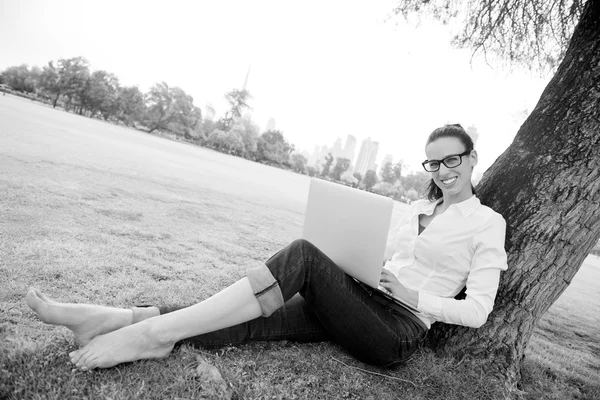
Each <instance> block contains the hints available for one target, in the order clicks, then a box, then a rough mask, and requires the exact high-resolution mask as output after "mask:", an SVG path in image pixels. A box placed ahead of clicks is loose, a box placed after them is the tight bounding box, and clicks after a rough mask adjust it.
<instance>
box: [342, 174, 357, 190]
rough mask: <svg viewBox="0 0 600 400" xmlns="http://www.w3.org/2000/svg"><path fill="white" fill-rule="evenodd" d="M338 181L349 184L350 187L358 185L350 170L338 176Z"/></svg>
mask: <svg viewBox="0 0 600 400" xmlns="http://www.w3.org/2000/svg"><path fill="white" fill-rule="evenodd" d="M340 180H341V181H342V182H346V183H349V184H350V185H352V187H358V183H359V182H360V181H359V180H358V179H357V178H356V177H355V176H354V174H353V173H352V171H350V170H346V171H344V172H343V173H342V175H341V176H340Z"/></svg>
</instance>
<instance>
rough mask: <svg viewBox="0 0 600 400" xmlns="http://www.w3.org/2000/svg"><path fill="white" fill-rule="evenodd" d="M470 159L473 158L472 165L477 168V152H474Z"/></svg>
mask: <svg viewBox="0 0 600 400" xmlns="http://www.w3.org/2000/svg"><path fill="white" fill-rule="evenodd" d="M469 157H471V165H472V166H473V167H474V166H476V165H477V150H472V151H471V154H470V155H469Z"/></svg>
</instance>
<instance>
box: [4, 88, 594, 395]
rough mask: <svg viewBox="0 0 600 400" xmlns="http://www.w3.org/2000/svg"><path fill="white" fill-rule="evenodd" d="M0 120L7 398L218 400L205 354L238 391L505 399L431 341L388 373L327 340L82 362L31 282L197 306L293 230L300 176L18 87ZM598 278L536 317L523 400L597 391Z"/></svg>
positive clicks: (471, 365) (586, 276) (65, 294)
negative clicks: (33, 305) (109, 363)
mask: <svg viewBox="0 0 600 400" xmlns="http://www.w3.org/2000/svg"><path fill="white" fill-rule="evenodd" d="M0 119H1V120H2V121H3V128H2V131H0V196H1V199H2V201H1V202H0V215H1V216H2V217H1V218H0V287H1V288H2V289H1V290H0V377H1V379H0V399H4V398H7V399H13V398H14V399H21V398H25V399H35V398H48V399H81V398H87V399H96V398H98V399H104V398H111V399H136V398H139V399H165V398H173V399H176V398H181V399H183V398H214V397H219V396H220V395H222V394H223V393H220V392H215V388H214V387H211V386H210V385H208V384H207V383H206V382H204V381H202V380H201V379H199V377H198V376H197V374H196V373H195V368H196V366H197V365H198V357H201V358H203V359H206V360H208V361H209V362H210V363H211V364H213V365H215V366H216V367H217V368H218V369H219V370H220V371H221V374H222V375H223V378H224V379H225V381H226V382H227V385H228V388H227V389H228V394H229V395H231V396H232V397H233V398H240V399H241V398H244V399H257V398H275V399H277V398H286V399H288V398H299V399H303V398H310V399H312V398H348V399H381V398H400V399H495V398H500V397H501V387H502V385H501V382H498V381H497V380H496V379H495V378H494V377H492V376H488V375H486V373H485V372H484V368H483V366H482V365H481V364H480V363H479V362H478V361H476V360H455V359H452V358H439V357H437V356H435V355H434V354H432V352H431V351H429V350H427V349H422V350H420V351H419V352H417V354H416V355H415V356H414V357H413V358H412V359H411V360H409V361H408V362H407V363H406V364H404V365H402V366H400V367H398V368H394V369H382V368H376V367H372V366H368V365H365V364H362V363H360V362H358V361H356V360H354V359H353V358H352V357H350V356H349V355H348V354H347V353H345V352H344V350H343V349H341V348H340V347H338V346H337V345H335V344H332V343H316V344H302V345H300V344H296V343H291V342H270V343H252V344H249V345H245V346H241V347H237V348H233V347H226V348H222V349H218V350H211V351H208V350H204V349H196V348H192V347H189V346H179V347H177V348H176V349H175V351H174V352H173V354H172V355H171V356H170V357H168V358H167V359H164V360H159V361H142V362H136V363H130V364H125V365H121V366H118V367H115V368H111V369H108V370H101V371H94V372H92V373H84V372H80V371H77V370H73V369H72V368H71V365H70V363H69V361H68V357H67V354H68V352H69V351H71V350H72V349H74V344H73V342H72V339H71V337H70V336H69V333H68V331H67V330H66V329H65V328H60V327H54V326H48V325H45V324H43V323H41V322H40V321H38V320H37V319H36V317H35V315H34V314H33V312H31V311H30V310H29V309H28V307H27V305H26V304H25V303H24V301H23V297H24V295H25V293H26V290H27V288H28V287H29V286H36V287H38V288H39V289H41V290H42V291H44V292H46V293H48V294H49V295H50V296H52V297H54V298H56V299H58V300H62V301H69V302H92V303H100V304H105V305H111V306H117V307H129V306H131V305H134V304H190V303H194V302H197V301H200V300H202V299H204V298H206V297H208V296H210V295H211V294H212V293H214V292H216V291H218V290H220V289H222V288H224V287H225V286H227V285H229V284H230V283H232V282H234V281H235V280H237V279H239V278H240V277H242V276H244V270H245V269H246V268H248V267H252V266H256V265H259V264H260V263H262V262H263V261H264V260H266V259H267V258H268V257H269V256H270V255H271V254H273V253H274V252H275V251H276V250H277V249H279V248H280V247H282V246H284V245H285V244H287V243H289V242H290V241H291V240H293V239H294V238H296V237H298V235H299V234H300V232H301V230H300V229H301V223H302V220H303V204H304V203H303V200H302V199H301V196H302V194H301V192H302V190H304V189H305V188H306V182H305V181H302V180H301V179H305V178H304V177H298V176H297V175H295V174H292V173H288V172H285V171H280V170H275V169H273V168H269V167H266V166H262V165H256V164H254V163H250V162H247V161H244V160H234V159H233V158H232V157H228V156H225V155H221V154H218V153H215V152H211V151H207V150H204V149H199V148H198V149H197V148H191V147H190V146H185V145H183V144H178V143H172V142H169V141H165V140H159V139H156V138H154V137H151V136H147V135H142V134H139V133H137V132H133V131H129V130H125V129H121V128H116V127H114V126H112V125H110V124H106V123H102V122H100V121H93V120H89V119H84V118H81V117H78V116H74V115H71V114H67V113H64V112H60V111H56V110H51V109H48V108H47V107H43V106H40V105H37V104H30V103H28V102H25V101H20V100H18V99H11V98H10V96H6V97H0ZM302 185H305V186H304V187H303V186H302ZM298 187H300V189H298ZM580 277H581V279H580ZM598 278H600V262H597V259H592V261H591V262H589V263H588V264H586V265H585V266H584V267H583V268H582V270H581V272H580V273H579V274H578V275H577V277H576V279H575V280H574V281H573V283H572V285H571V287H570V288H569V289H568V290H567V292H565V294H564V295H563V296H562V297H561V299H559V301H558V302H557V303H556V304H555V305H554V306H553V307H552V308H551V309H550V311H549V312H548V313H547V315H546V316H545V317H544V319H543V320H542V321H541V322H540V324H539V327H538V328H537V329H536V332H535V334H534V336H533V338H532V340H531V345H530V347H529V350H528V353H527V359H526V361H525V363H524V370H523V385H522V390H523V391H524V392H525V394H524V397H526V398H530V399H538V398H548V399H554V398H556V399H559V398H560V399H568V398H572V399H584V398H590V399H591V398H594V396H596V395H597V394H598V393H600V391H599V390H600V386H599V384H598V382H597V377H598V363H599V362H598V360H599V359H600V354H599V348H598V343H600V336H599V333H598V330H597V327H596V326H597V325H598V315H600V313H599V312H598V311H599V308H600V301H599V299H600V296H598V289H596V288H595V286H594V284H593V282H597V281H598ZM582 305H585V307H584V306H582ZM584 310H587V311H588V312H587V313H586V312H585V311H584ZM358 368H360V369H362V370H359V369H358ZM363 370H364V371H363ZM365 371H369V372H371V373H369V372H365ZM375 373H376V374H383V375H386V376H382V375H376V374H375Z"/></svg>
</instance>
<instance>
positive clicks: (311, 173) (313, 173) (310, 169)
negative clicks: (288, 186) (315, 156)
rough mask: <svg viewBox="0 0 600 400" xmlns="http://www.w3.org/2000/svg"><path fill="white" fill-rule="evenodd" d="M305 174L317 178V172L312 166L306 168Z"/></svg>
mask: <svg viewBox="0 0 600 400" xmlns="http://www.w3.org/2000/svg"><path fill="white" fill-rule="evenodd" d="M306 173H307V174H308V176H311V177H313V176H317V174H318V173H319V171H318V170H317V169H316V168H315V167H313V166H312V165H309V166H308V167H306Z"/></svg>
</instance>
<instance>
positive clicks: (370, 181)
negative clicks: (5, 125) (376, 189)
mask: <svg viewBox="0 0 600 400" xmlns="http://www.w3.org/2000/svg"><path fill="white" fill-rule="evenodd" d="M377 182H378V179H377V174H376V173H375V171H373V170H372V169H370V170H368V171H367V172H365V176H364V178H363V180H362V182H361V184H362V185H364V186H365V189H367V190H371V188H373V186H374V185H375V184H376V183H377Z"/></svg>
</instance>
